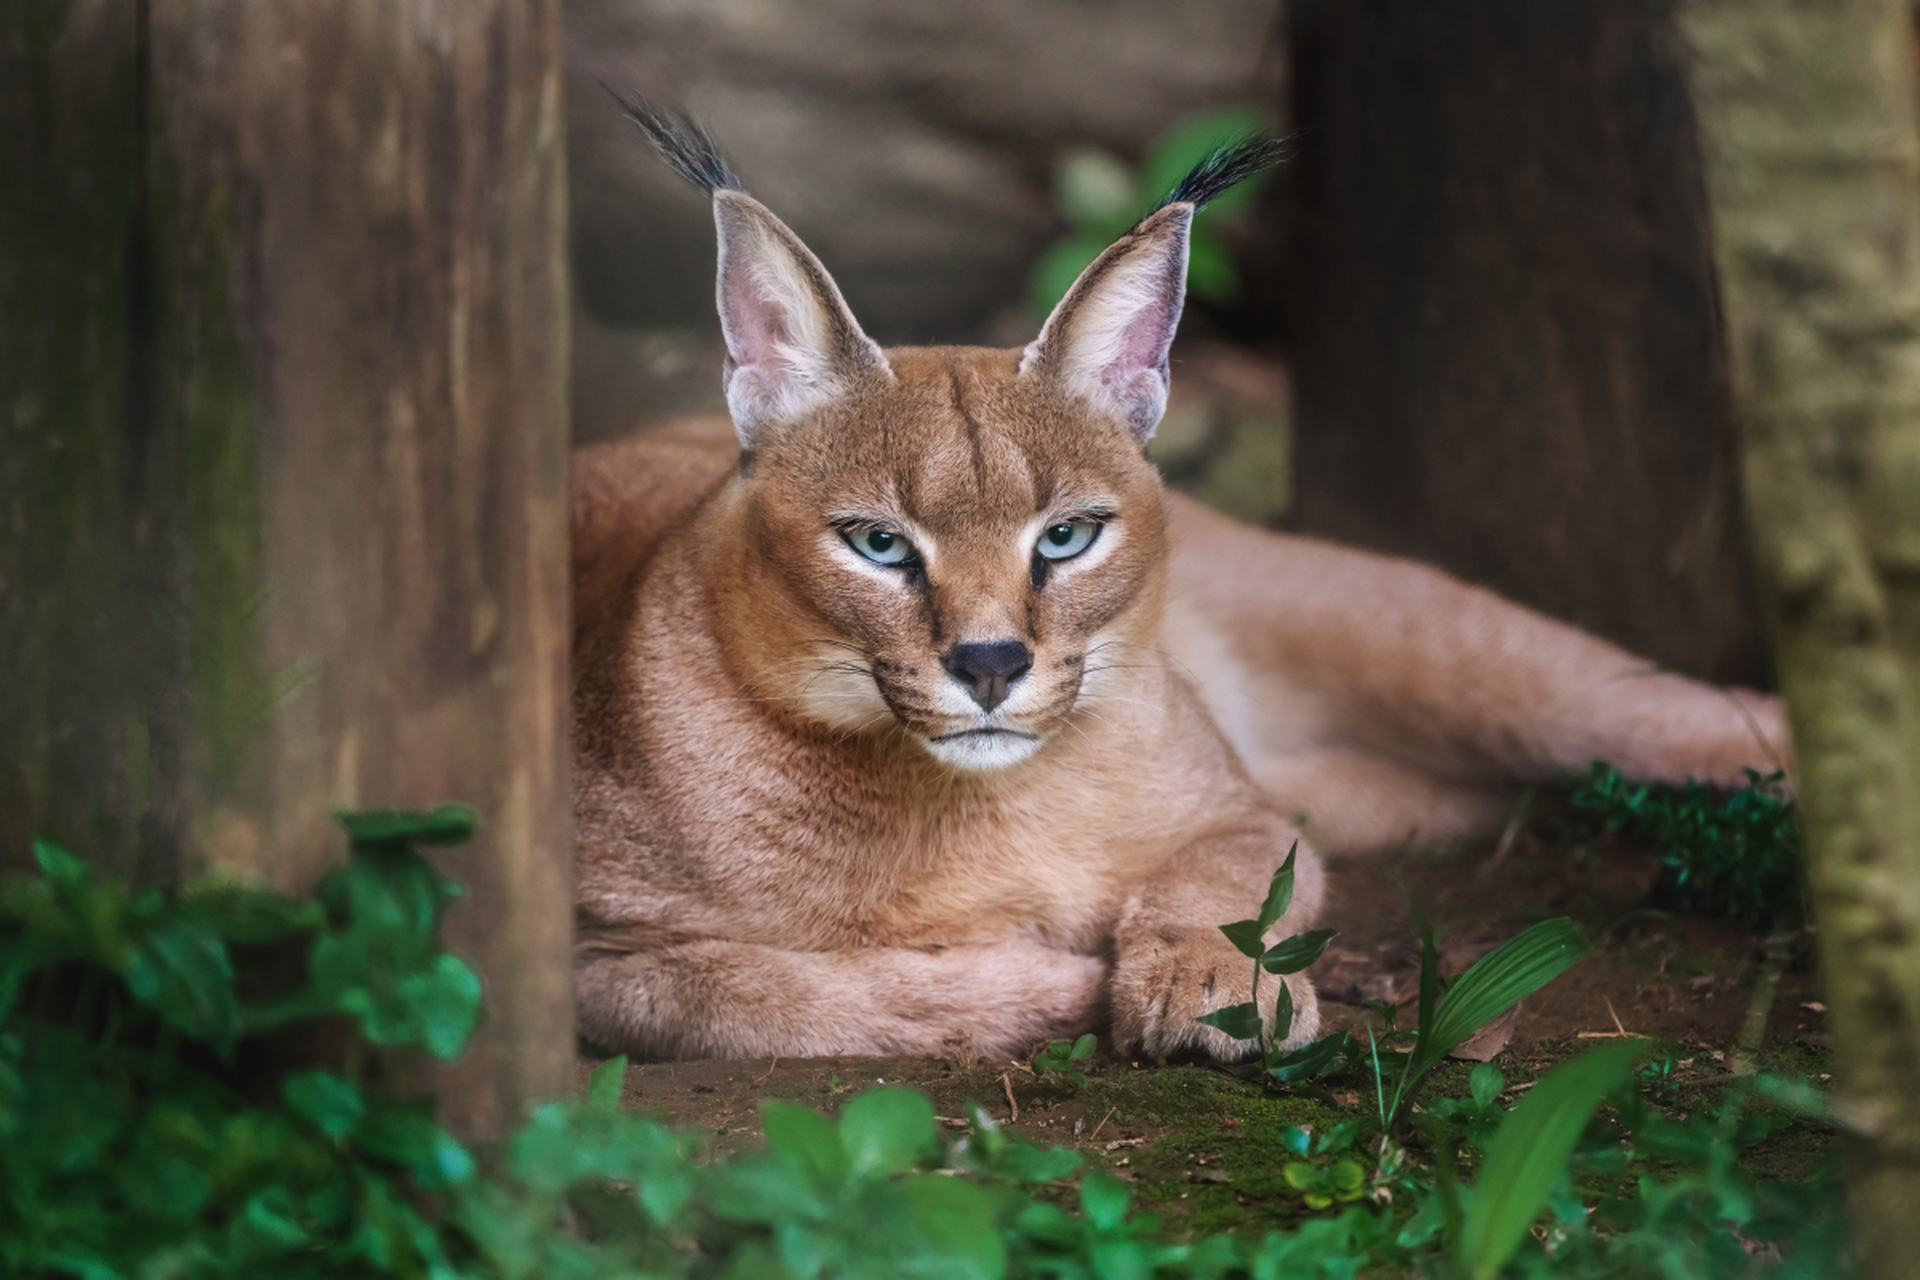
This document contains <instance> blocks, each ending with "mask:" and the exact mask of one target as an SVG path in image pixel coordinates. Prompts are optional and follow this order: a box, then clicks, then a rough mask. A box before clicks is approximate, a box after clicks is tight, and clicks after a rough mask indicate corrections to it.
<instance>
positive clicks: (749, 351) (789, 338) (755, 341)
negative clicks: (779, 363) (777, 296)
mask: <svg viewBox="0 0 1920 1280" xmlns="http://www.w3.org/2000/svg"><path fill="white" fill-rule="evenodd" d="M721 319H722V321H723V324H722V326H721V327H722V328H723V329H724V330H725V332H726V337H727V345H728V346H729V348H731V350H730V351H729V352H728V354H729V355H731V356H732V357H733V362H734V363H735V364H736V365H740V366H743V367H747V368H758V369H766V368H769V367H770V366H772V364H773V362H774V357H775V355H776V354H777V353H778V352H779V350H780V348H781V347H791V346H792V345H793V326H792V323H791V321H790V319H789V317H788V315H787V311H786V308H785V307H783V306H781V305H780V304H778V303H776V302H775V301H774V300H773V299H772V298H770V297H769V296H768V295H767V293H766V292H765V291H764V290H762V289H759V288H756V287H755V282H754V280H753V277H752V272H750V271H747V270H733V271H729V272H728V273H727V283H726V292H725V298H724V300H723V303H722V314H721Z"/></svg>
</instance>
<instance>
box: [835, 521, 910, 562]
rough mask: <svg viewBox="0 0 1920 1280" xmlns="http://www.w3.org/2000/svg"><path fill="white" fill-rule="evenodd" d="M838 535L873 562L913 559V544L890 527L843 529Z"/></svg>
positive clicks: (908, 560) (907, 560)
mask: <svg viewBox="0 0 1920 1280" xmlns="http://www.w3.org/2000/svg"><path fill="white" fill-rule="evenodd" d="M840 536H841V537H843V538H845V539H846V540H847V545H848V546H850V547H852V548H853V549H854V550H855V551H858V552H859V553H860V554H861V555H863V556H865V557H866V558H867V559H869V560H871V561H873V562H874V563H875V564H884V565H899V564H908V563H910V562H912V561H913V560H914V559H915V556H914V554H913V544H912V543H911V542H908V541H907V540H906V539H905V538H903V537H901V536H900V535H899V534H897V533H895V532H894V531H893V530H891V529H843V530H842V531H841V533H840Z"/></svg>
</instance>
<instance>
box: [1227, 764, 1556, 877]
mask: <svg viewBox="0 0 1920 1280" xmlns="http://www.w3.org/2000/svg"><path fill="white" fill-rule="evenodd" d="M1246 763H1247V771H1248V772H1249V773H1250V774H1252V775H1253V780H1254V781H1255V782H1257V783H1259V784H1260V786H1261V788H1262V789H1264V790H1265V791H1266V792H1267V794H1268V795H1270V796H1273V797H1274V798H1275V799H1276V800H1278V801H1279V802H1280V803H1281V805H1282V807H1283V808H1285V809H1286V810H1287V812H1288V813H1289V814H1290V815H1291V816H1293V817H1294V818H1295V819H1296V821H1298V822H1299V823H1300V824H1301V826H1302V827H1303V828H1304V829H1305V830H1306V832H1307V834H1308V836H1309V837H1310V838H1311V839H1312V840H1313V842H1314V843H1315V844H1317V845H1318V846H1320V847H1321V848H1323V849H1328V850H1336V851H1340V852H1352V851H1356V850H1362V849H1388V848H1400V847H1404V846H1407V845H1418V844H1431V843H1434V842H1436V841H1440V840H1457V839H1459V838H1461V837H1463V836H1470V835H1474V834H1477V833H1479V832H1482V831H1488V830H1491V829H1493V828H1496V827H1498V826H1499V825H1500V824H1501V823H1503V822H1505V821H1506V820H1507V819H1508V818H1509V817H1510V816H1511V815H1512V813H1513V811H1514V806H1515V805H1516V804H1518V803H1519V799H1520V795H1521V788H1520V787H1518V786H1511V785H1489V784H1486V783H1478V782H1460V781H1454V780H1451V779H1447V778H1441V777H1436V776H1435V775H1434V774H1432V773H1430V772H1428V771H1427V770H1425V769H1422V768H1419V767H1418V766H1415V765H1411V764H1407V763H1405V762H1403V761H1400V760H1396V759H1394V758H1392V757H1391V756H1387V755H1383V754H1381V753H1379V752H1377V751H1361V750H1353V749H1349V748H1344V747H1323V748H1316V749H1314V750H1311V751H1301V752H1296V753H1293V754H1291V755H1268V756H1257V757H1255V758H1253V759H1250V760H1248V761H1247V762H1246Z"/></svg>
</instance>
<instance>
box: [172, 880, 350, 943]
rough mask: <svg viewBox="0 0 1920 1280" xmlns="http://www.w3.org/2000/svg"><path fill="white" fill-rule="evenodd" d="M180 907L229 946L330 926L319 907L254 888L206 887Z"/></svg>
mask: <svg viewBox="0 0 1920 1280" xmlns="http://www.w3.org/2000/svg"><path fill="white" fill-rule="evenodd" d="M180 907H181V910H182V911H183V912H186V913H187V914H189V915H192V916H194V917H196V918H198V919H200V920H203V921H205V922H206V924H207V927H208V928H210V929H212V930H213V932H214V933H216V934H218V935H219V936H220V937H221V938H224V939H225V940H226V941H227V942H228V943H230V944H232V943H237V944H239V945H241V946H258V945H261V944H264V943H269V942H279V941H281V940H282V939H284V938H290V937H292V936H294V935H295V934H298V933H304V932H306V931H307V930H310V929H316V928H319V927H320V926H321V925H322V924H324V923H326V912H325V911H323V910H322V909H321V907H320V904H319V903H317V902H313V901H304V902H296V901H294V900H293V899H291V898H283V897H281V896H280V895H279V894H277V893H272V892H269V891H268V890H265V889H256V888H253V887H252V886H250V885H240V884H213V885H205V886H202V887H200V888H197V889H194V890H193V891H192V892H191V893H189V894H188V895H187V897H186V898H185V899H184V900H182V902H181V904H180Z"/></svg>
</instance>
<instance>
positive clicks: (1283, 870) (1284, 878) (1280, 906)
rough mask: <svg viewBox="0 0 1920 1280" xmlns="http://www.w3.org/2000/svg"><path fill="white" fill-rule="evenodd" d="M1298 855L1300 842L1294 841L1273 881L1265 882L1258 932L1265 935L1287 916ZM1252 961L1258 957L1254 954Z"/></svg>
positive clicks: (1290, 904) (1291, 901)
mask: <svg viewBox="0 0 1920 1280" xmlns="http://www.w3.org/2000/svg"><path fill="white" fill-rule="evenodd" d="M1299 853H1300V842H1299V841H1298V840H1295V841H1294V842H1293V844H1292V845H1291V846H1289V847H1288V849H1287V858H1286V861H1285V862H1282V863H1281V864H1280V869H1279V870H1278V871H1275V872H1274V873H1273V879H1272V880H1269V881H1268V882H1267V900H1266V901H1265V902H1263V903H1261V904H1260V916H1259V920H1260V932H1261V933H1265V932H1266V931H1267V930H1269V929H1271V928H1273V926H1274V925H1276V924H1278V923H1279V922H1280V917H1281V916H1283V915H1285V914H1287V908H1288V907H1290V906H1292V905H1293V860H1294V858H1296V857H1297V856H1298V855H1299ZM1248 954H1250V955H1253V958H1254V959H1258V958H1259V956H1258V955H1257V954H1255V953H1248Z"/></svg>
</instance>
